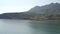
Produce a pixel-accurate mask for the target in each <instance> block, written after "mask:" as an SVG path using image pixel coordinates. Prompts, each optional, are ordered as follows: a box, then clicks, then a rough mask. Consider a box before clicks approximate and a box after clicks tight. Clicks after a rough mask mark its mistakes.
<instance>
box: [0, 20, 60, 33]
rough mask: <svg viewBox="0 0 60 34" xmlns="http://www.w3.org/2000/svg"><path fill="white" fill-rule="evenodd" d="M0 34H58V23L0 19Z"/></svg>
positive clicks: (59, 26)
mask: <svg viewBox="0 0 60 34" xmlns="http://www.w3.org/2000/svg"><path fill="white" fill-rule="evenodd" d="M0 34H60V21H34V20H11V19H10V20H9V19H0Z"/></svg>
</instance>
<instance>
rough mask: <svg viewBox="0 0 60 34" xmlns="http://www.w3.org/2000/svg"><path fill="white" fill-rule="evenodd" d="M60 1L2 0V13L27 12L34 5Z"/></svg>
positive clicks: (59, 1) (0, 2) (0, 3)
mask: <svg viewBox="0 0 60 34" xmlns="http://www.w3.org/2000/svg"><path fill="white" fill-rule="evenodd" d="M56 2H57V3H60V0H0V14H1V13H9V12H25V11H28V10H30V9H31V8H32V7H34V6H43V5H46V4H50V3H56Z"/></svg>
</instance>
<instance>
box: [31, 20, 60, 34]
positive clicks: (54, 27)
mask: <svg viewBox="0 0 60 34" xmlns="http://www.w3.org/2000/svg"><path fill="white" fill-rule="evenodd" d="M30 23H31V25H30V26H31V27H32V28H33V29H34V34H60V21H32V22H30Z"/></svg>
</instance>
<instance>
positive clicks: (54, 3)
mask: <svg viewBox="0 0 60 34" xmlns="http://www.w3.org/2000/svg"><path fill="white" fill-rule="evenodd" d="M50 5H60V3H51V4H50Z"/></svg>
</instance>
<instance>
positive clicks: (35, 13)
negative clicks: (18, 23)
mask: <svg viewBox="0 0 60 34" xmlns="http://www.w3.org/2000/svg"><path fill="white" fill-rule="evenodd" d="M0 19H34V20H45V19H57V20H58V19H60V3H50V4H48V5H44V6H35V7H33V8H31V9H30V10H28V11H27V12H21V13H3V14H0Z"/></svg>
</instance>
